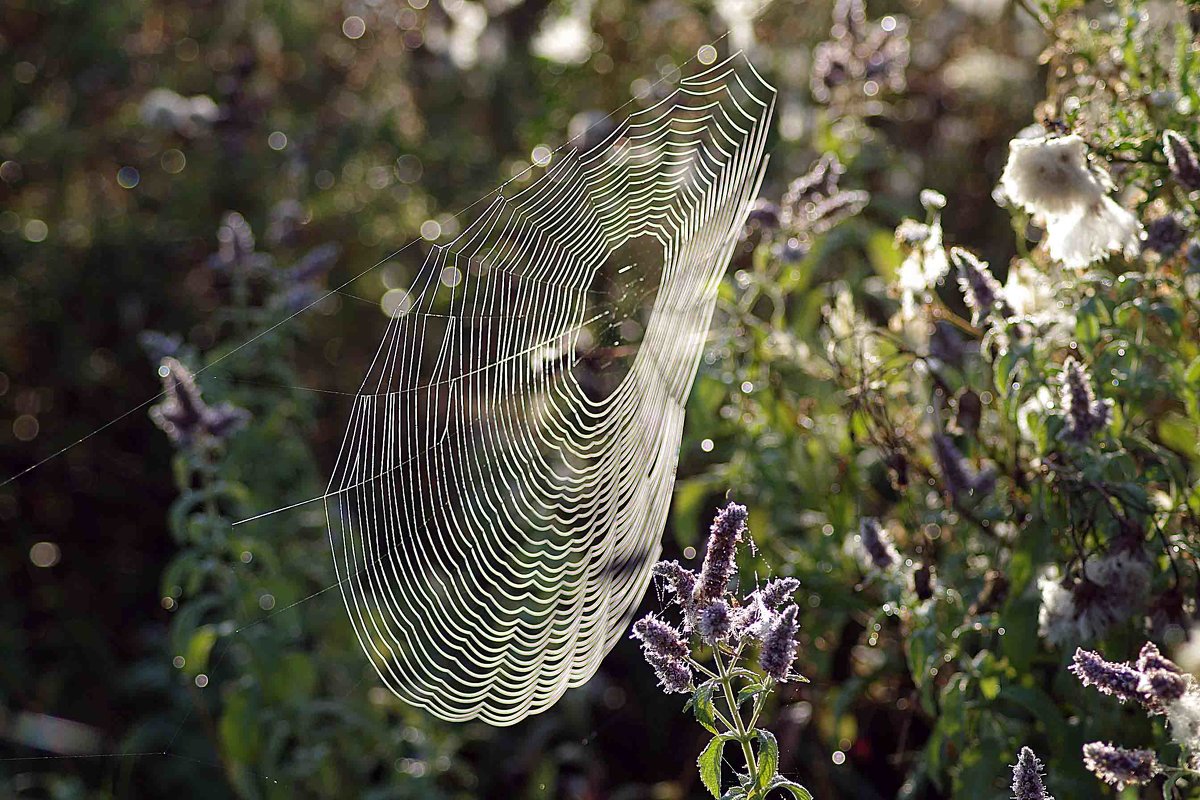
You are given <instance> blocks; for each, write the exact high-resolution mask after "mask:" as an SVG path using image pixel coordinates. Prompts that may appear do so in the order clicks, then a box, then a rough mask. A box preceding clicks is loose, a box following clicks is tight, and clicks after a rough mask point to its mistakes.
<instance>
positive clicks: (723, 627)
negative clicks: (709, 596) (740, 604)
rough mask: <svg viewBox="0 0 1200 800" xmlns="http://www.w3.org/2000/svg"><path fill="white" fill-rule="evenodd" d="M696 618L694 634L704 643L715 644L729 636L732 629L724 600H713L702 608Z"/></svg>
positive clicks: (727, 606) (731, 619)
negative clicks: (698, 635)
mask: <svg viewBox="0 0 1200 800" xmlns="http://www.w3.org/2000/svg"><path fill="white" fill-rule="evenodd" d="M697 616H698V619H697V621H696V632H697V633H698V634H700V638H701V639H703V640H704V641H706V642H708V643H709V644H716V643H717V642H719V641H722V640H724V639H725V638H726V637H728V636H729V632H730V630H731V629H732V627H733V617H732V615H731V614H730V611H729V604H728V603H726V602H725V601H724V600H713V601H712V602H711V603H709V604H708V605H706V606H705V607H704V608H702V609H701V610H700V613H699V614H698V615H697Z"/></svg>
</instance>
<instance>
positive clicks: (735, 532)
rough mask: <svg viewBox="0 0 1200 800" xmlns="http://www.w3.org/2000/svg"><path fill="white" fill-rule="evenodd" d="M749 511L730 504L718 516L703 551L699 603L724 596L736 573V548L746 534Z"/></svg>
mask: <svg viewBox="0 0 1200 800" xmlns="http://www.w3.org/2000/svg"><path fill="white" fill-rule="evenodd" d="M748 516H749V512H747V511H746V507H745V506H743V505H738V504H737V503H730V504H729V505H727V506H725V507H724V508H723V509H721V510H720V511H718V512H717V516H716V519H714V520H713V523H712V527H711V528H710V530H709V535H708V545H707V546H706V548H705V551H704V565H703V566H702V567H701V568H700V578H699V585H698V586H697V587H696V595H695V597H696V600H697V601H698V602H706V601H711V600H716V599H717V598H719V597H721V596H723V595H724V594H725V590H726V588H727V587H728V586H729V580H730V579H731V578H732V577H733V573H734V571H735V570H736V569H737V561H736V557H737V545H738V542H740V541H741V540H742V538H743V536H744V535H745V533H746V519H747V518H748Z"/></svg>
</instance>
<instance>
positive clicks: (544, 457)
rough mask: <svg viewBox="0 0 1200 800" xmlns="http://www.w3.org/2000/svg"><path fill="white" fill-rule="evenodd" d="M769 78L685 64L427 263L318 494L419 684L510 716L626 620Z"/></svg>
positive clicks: (667, 483)
mask: <svg viewBox="0 0 1200 800" xmlns="http://www.w3.org/2000/svg"><path fill="white" fill-rule="evenodd" d="M774 94H775V93H774V90H773V89H772V88H771V86H770V85H769V84H767V83H766V82H765V81H764V80H763V79H762V78H761V77H760V76H759V75H758V74H757V73H756V72H755V71H754V69H753V67H752V66H751V65H750V64H749V63H748V62H747V61H745V59H744V58H742V57H740V56H734V57H732V58H731V59H729V60H727V61H725V62H722V63H720V64H717V65H714V66H713V67H711V68H708V69H707V70H705V71H704V72H702V73H700V74H697V75H694V76H691V77H688V78H685V79H683V80H682V81H681V82H680V84H679V85H678V87H677V88H675V90H674V91H672V92H671V93H670V94H669V95H668V96H666V97H665V98H663V99H662V100H661V101H659V102H657V103H656V104H654V105H653V106H652V107H650V108H647V109H645V110H642V111H639V112H637V113H634V114H632V115H631V116H629V117H628V118H626V119H625V120H623V121H621V122H619V123H617V124H615V125H612V126H611V130H608V131H607V132H606V134H605V135H604V136H603V137H602V138H601V139H600V140H599V141H595V142H593V143H589V144H588V147H587V149H580V147H579V146H578V145H575V146H567V147H564V148H561V149H560V150H559V151H557V152H556V153H554V154H553V157H552V159H551V161H550V163H549V164H548V165H547V166H546V168H545V171H544V172H543V173H542V174H541V175H540V177H538V178H537V179H536V180H535V181H533V182H532V183H530V184H529V185H527V186H526V187H525V188H524V189H523V190H521V191H520V192H518V193H515V194H513V195H512V196H508V197H503V196H497V197H496V198H495V199H494V201H492V202H491V204H490V206H489V207H488V208H487V209H486V211H484V212H483V213H482V214H481V215H480V216H479V217H478V219H476V220H474V221H473V222H472V223H471V224H470V225H469V226H468V227H466V228H465V229H464V230H463V231H462V232H461V233H460V234H459V235H458V236H457V237H456V238H455V239H454V240H453V241H451V242H449V243H447V244H444V245H436V246H434V247H432V249H431V251H430V252H429V255H428V257H427V258H426V259H425V262H424V264H423V265H422V266H421V268H420V269H419V270H418V271H417V272H416V273H415V276H414V277H413V279H412V281H411V284H410V285H409V288H408V289H407V292H406V294H405V297H404V298H403V300H402V301H401V302H400V303H398V304H397V305H396V307H395V310H394V311H393V313H392V317H391V319H390V321H389V324H388V326H387V329H386V331H385V333H384V336H383V338H382V341H381V342H380V345H379V348H378V351H377V352H376V354H375V357H374V360H373V362H372V364H371V366H370V368H369V370H368V372H367V375H366V377H365V378H364V380H363V383H362V386H361V387H360V390H359V393H358V395H357V396H356V397H355V400H354V405H353V410H352V411H351V414H350V419H349V421H348V423H347V427H346V434H345V438H344V440H343V444H342V447H341V450H340V453H339V456H338V459H337V463H336V465H335V468H334V472H333V476H332V478H331V481H330V486H329V490H328V492H327V494H326V500H325V506H326V515H327V519H328V525H329V538H330V545H331V548H332V551H333V556H334V562H335V566H336V569H337V577H338V581H339V586H340V587H341V590H342V596H343V599H344V601H345V605H346V609H347V612H348V614H349V617H350V620H351V622H352V624H353V626H354V629H355V632H356V634H357V637H358V640H359V643H360V644H361V646H362V648H363V651H364V652H365V653H366V655H367V657H368V658H369V659H370V661H371V663H372V665H373V666H374V667H375V669H376V671H377V672H378V673H379V676H380V678H381V679H382V680H383V682H384V683H385V684H386V685H387V687H388V688H389V689H391V690H392V691H393V692H394V693H395V694H396V695H397V696H398V697H400V698H401V699H402V700H405V701H406V702H408V703H411V704H413V705H415V706H419V707H421V708H424V709H426V710H428V711H429V712H431V713H433V714H434V715H436V716H438V717H441V718H443V719H446V720H468V719H480V720H483V721H485V722H488V723H491V724H494V725H507V724H512V723H515V722H517V721H519V720H521V719H523V718H524V717H525V716H527V715H529V714H534V713H537V712H539V711H542V710H544V709H546V708H547V707H549V706H550V705H552V704H553V703H554V702H555V701H556V700H557V699H558V698H559V697H560V696H561V695H562V693H563V692H564V691H566V690H567V689H568V688H570V687H574V686H578V685H580V684H582V683H584V682H586V681H587V680H588V679H589V678H590V677H591V676H592V675H593V674H594V673H595V671H596V669H597V668H598V666H599V664H600V661H601V659H602V658H603V657H604V655H605V654H606V653H607V652H608V650H609V649H610V648H611V647H612V646H613V644H614V643H615V642H616V641H617V639H618V638H620V637H621V636H622V634H623V632H624V631H625V629H626V628H627V625H628V622H629V618H630V616H631V614H632V613H633V610H634V608H635V607H636V605H637V603H638V601H639V599H640V598H641V596H642V595H643V593H644V592H645V589H646V585H647V582H648V581H649V577H650V569H651V567H652V566H653V564H654V562H655V561H656V559H657V557H658V554H659V550H660V544H659V540H660V537H661V532H662V529H663V527H664V524H665V520H666V515H667V511H668V507H669V503H670V498H671V491H672V485H673V480H674V475H675V467H676V461H677V456H678V448H679V443H680V437H681V434H682V430H683V423H684V406H685V404H686V401H687V397H688V393H689V391H690V389H691V385H692V381H693V379H694V377H695V373H696V369H697V365H698V362H699V359H700V356H701V354H702V350H703V346H704V342H705V338H706V336H707V332H708V326H709V322H710V319H711V317H712V314H713V310H714V306H715V302H716V296H717V290H718V286H719V283H720V280H721V276H722V274H723V272H724V270H725V268H726V266H727V264H728V262H729V258H730V256H731V254H732V250H733V248H734V246H735V245H736V241H737V236H738V233H739V230H740V228H741V225H742V223H743V221H744V219H745V215H746V212H747V209H748V207H749V205H750V202H751V201H752V199H753V198H754V197H755V195H756V194H757V191H758V187H759V184H760V182H761V179H762V171H763V168H764V166H765V160H764V156H763V150H764V144H765V141H766V136H767V129H768V126H769V121H770V117H771V113H772V110H773V107H774Z"/></svg>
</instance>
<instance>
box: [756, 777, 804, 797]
mask: <svg viewBox="0 0 1200 800" xmlns="http://www.w3.org/2000/svg"><path fill="white" fill-rule="evenodd" d="M775 789H783V790H784V791H786V792H790V793H791V795H792V797H794V798H796V800H813V796H812V792H810V791H809V790H808V789H805V788H804V787H803V786H801V785H800V784H798V783H796V782H795V781H789V780H788V779H787V778H785V777H783V776H782V775H780V776H779V777H777V778H776V779H775V780H773V781H771V784H770V786H768V787H767V790H768V791H774V790H775Z"/></svg>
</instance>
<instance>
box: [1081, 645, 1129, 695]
mask: <svg viewBox="0 0 1200 800" xmlns="http://www.w3.org/2000/svg"><path fill="white" fill-rule="evenodd" d="M1072 660H1073V663H1072V664H1071V666H1070V670H1071V672H1073V673H1074V674H1075V676H1076V677H1077V678H1079V682H1080V683H1082V684H1083V685H1084V686H1094V687H1095V688H1096V689H1098V690H1100V692H1102V693H1103V694H1107V695H1112V696H1113V697H1116V698H1117V699H1118V700H1120V701H1121V702H1122V703H1124V702H1125V701H1127V700H1137V701H1138V702H1143V701H1144V700H1145V695H1143V694H1142V691H1141V689H1140V685H1141V681H1142V673H1141V672H1139V671H1138V670H1136V669H1134V668H1133V667H1131V666H1129V665H1128V664H1118V663H1115V662H1112V661H1105V660H1104V659H1103V658H1101V657H1100V654H1099V653H1093V652H1092V651H1091V650H1084V649H1083V648H1082V647H1080V648H1077V649H1076V650H1075V656H1074V658H1073V659H1072Z"/></svg>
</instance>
